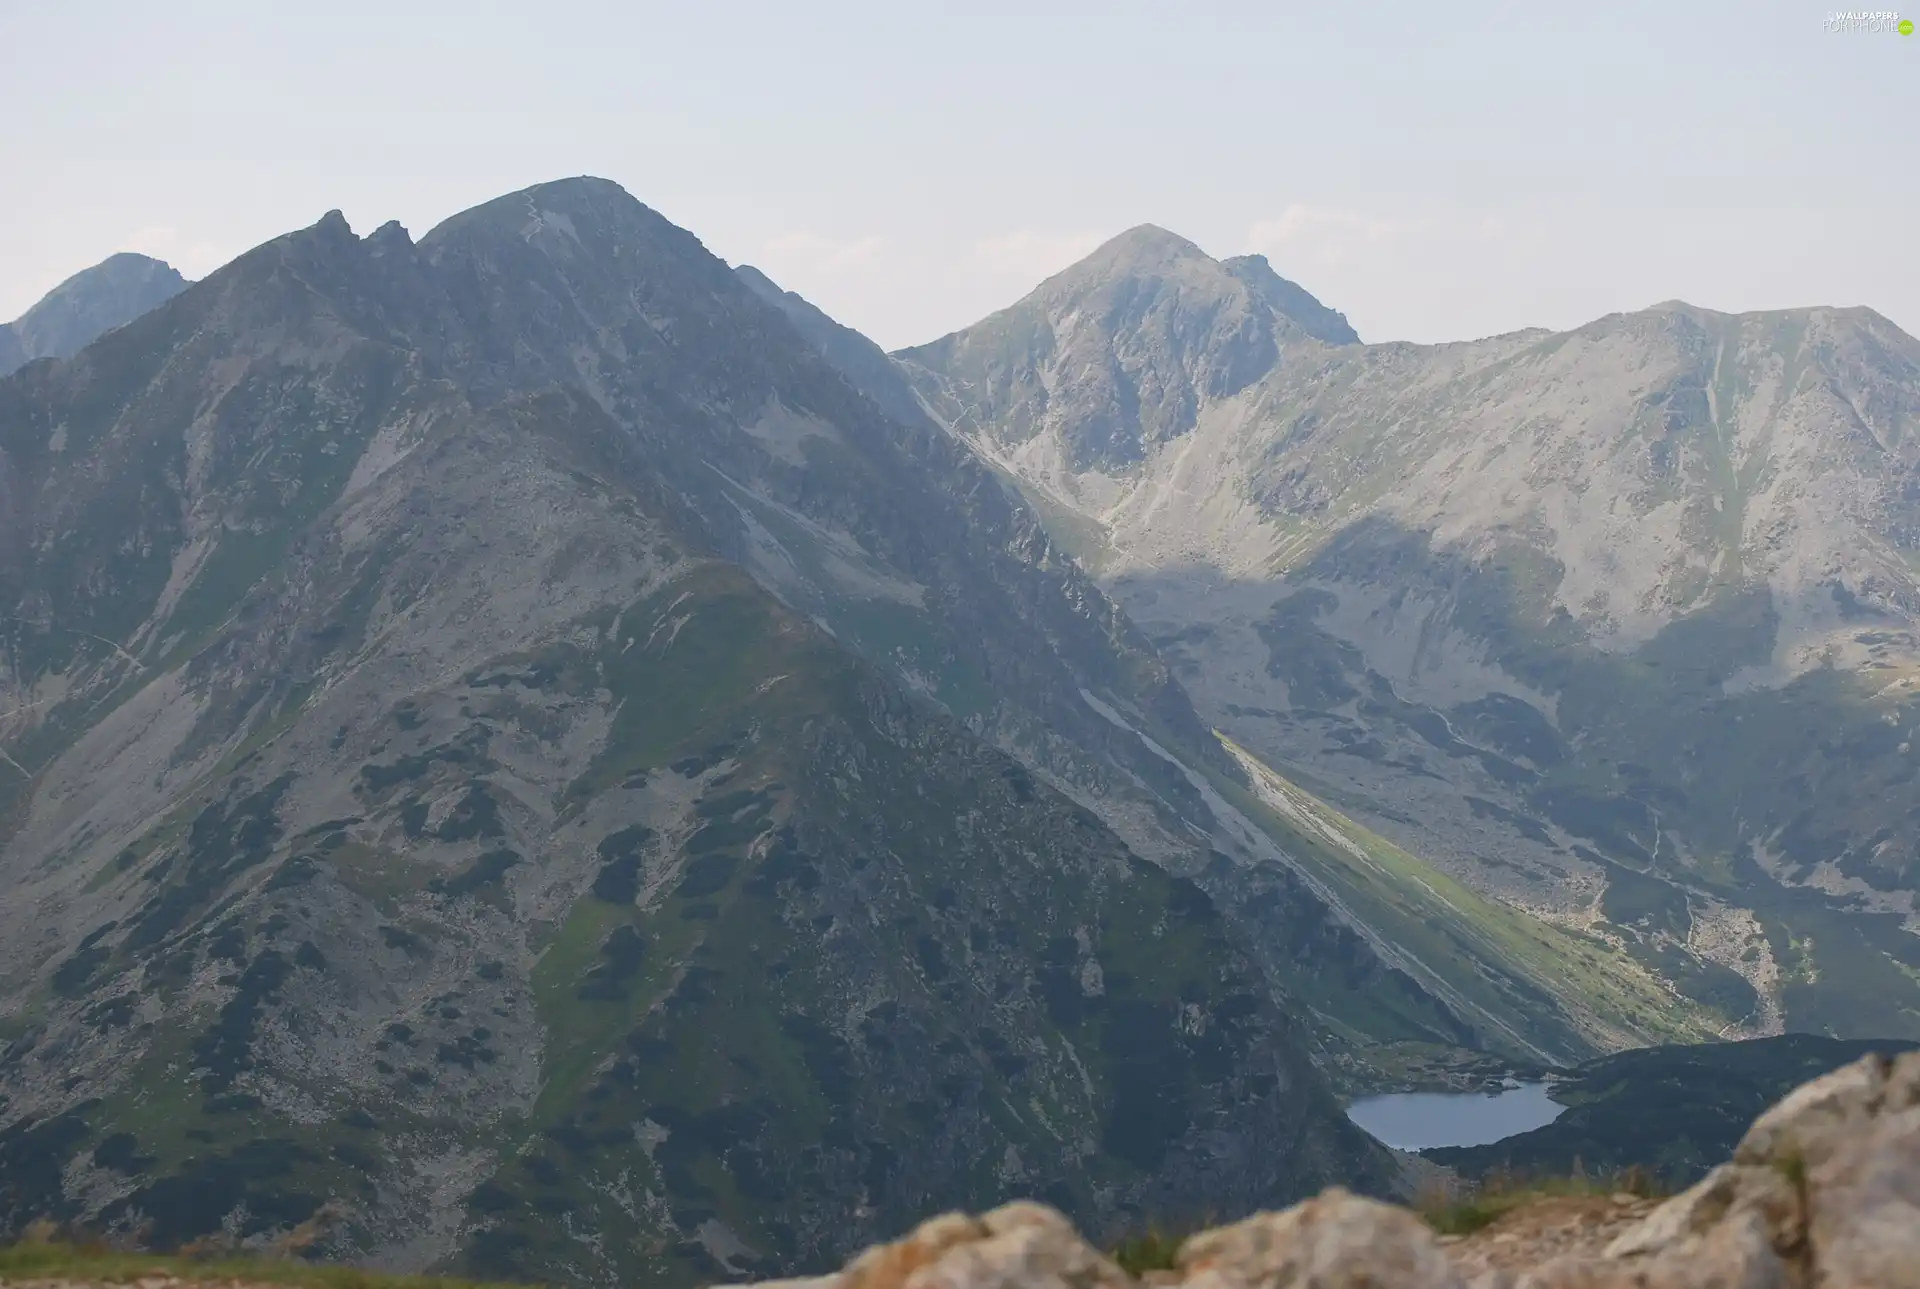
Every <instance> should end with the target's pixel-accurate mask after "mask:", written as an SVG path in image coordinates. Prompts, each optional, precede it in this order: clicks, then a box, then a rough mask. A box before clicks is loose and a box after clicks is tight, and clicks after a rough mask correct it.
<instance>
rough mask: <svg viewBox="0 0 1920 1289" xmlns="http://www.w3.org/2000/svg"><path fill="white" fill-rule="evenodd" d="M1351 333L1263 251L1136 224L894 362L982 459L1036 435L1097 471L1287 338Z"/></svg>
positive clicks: (1271, 358)
mask: <svg viewBox="0 0 1920 1289" xmlns="http://www.w3.org/2000/svg"><path fill="white" fill-rule="evenodd" d="M1357 339H1358V337H1356V336H1355V335H1354V334H1353V330H1352V328H1351V327H1349V326H1347V324H1346V319H1345V318H1343V317H1341V315H1339V314H1338V313H1335V312H1334V311H1332V310H1330V309H1328V308H1326V307H1325V306H1324V305H1322V304H1321V303H1320V302H1319V301H1318V300H1315V299H1314V298H1313V297H1312V296H1311V295H1309V294H1308V293H1307V292H1306V291H1304V290H1302V289H1301V288H1300V287H1298V286H1296V285H1294V284H1293V283H1291V282H1288V281H1286V280H1285V279H1284V278H1281V277H1280V276H1279V275H1278V274H1276V273H1274V272H1273V270H1272V268H1271V267H1270V266H1268V265H1267V263H1266V261H1265V260H1264V259H1260V260H1257V261H1256V260H1253V259H1246V260H1235V261H1228V262H1227V263H1222V262H1221V261H1219V260H1216V259H1214V258H1213V257H1211V256H1209V255H1208V254H1207V253H1206V252H1204V251H1202V250H1201V249H1200V248H1199V247H1198V246H1196V245H1194V244H1193V243H1192V242H1190V241H1188V240H1186V239H1185V238H1183V237H1179V236H1176V235H1175V234H1173V233H1169V232H1167V231H1166V230H1165V229H1162V228H1158V227H1156V226H1154V225H1152V224H1142V225H1140V226H1139V227H1137V228H1133V229H1129V230H1128V231H1127V232H1124V233H1122V234H1120V235H1119V236H1118V237H1115V238H1113V239H1112V240H1111V241H1108V242H1107V243H1105V244H1104V245H1102V246H1100V247H1099V248H1098V249H1096V250H1095V251H1094V252H1093V253H1092V254H1090V255H1088V256H1087V257H1086V258H1085V259H1083V260H1081V261H1080V262H1079V263H1077V264H1075V265H1073V266H1072V267H1070V268H1068V269H1066V270H1064V271H1062V272H1060V273H1057V274H1055V275H1054V276H1053V277H1051V278H1048V279H1047V280H1046V281H1045V282H1043V283H1041V284H1040V285H1039V287H1037V288H1036V289H1035V290H1034V291H1033V292H1032V293H1031V294H1030V295H1028V296H1027V297H1026V298H1025V299H1023V300H1021V301H1020V302H1019V303H1018V304H1016V305H1014V306H1013V307H1012V308H1010V309H1005V310H1002V311H1001V312H1000V313H996V314H994V315H992V316H991V317H989V318H987V319H986V320H984V321H983V322H981V323H979V324H978V325H977V326H974V327H970V328H968V329H967V330H965V331H961V332H956V333H954V334H953V335H950V336H947V337H944V338H942V339H940V340H937V341H935V342H933V343H932V344H930V345H925V346H921V347H919V348H917V349H908V350H903V351H902V352H901V353H900V354H899V355H897V356H898V357H899V358H900V359H901V360H902V361H903V363H905V364H906V366H907V368H908V370H909V372H910V373H913V372H918V373H919V375H918V377H917V378H916V383H917V385H918V387H919V389H920V393H921V395H922V397H925V398H927V399H928V400H929V401H930V402H931V403H932V404H933V405H935V406H936V407H940V406H943V405H946V406H947V411H949V412H951V413H952V414H953V416H954V418H955V419H954V421H953V428H954V429H956V430H957V431H958V432H959V433H960V434H961V435H962V436H963V437H968V438H971V439H973V440H974V441H975V442H976V446H980V445H982V444H983V440H982V439H981V438H980V437H979V436H980V435H983V434H984V435H987V436H989V437H991V438H992V439H994V440H996V441H997V446H996V447H994V448H992V449H990V454H991V452H992V451H1008V450H1013V449H1014V448H1016V447H1018V446H1019V445H1022V444H1027V443H1036V442H1037V443H1038V444H1039V445H1040V446H1038V447H1035V448H1033V449H1031V450H1032V451H1036V452H1045V453H1057V454H1058V455H1059V457H1060V458H1061V460H1062V463H1063V464H1064V466H1065V467H1066V468H1067V469H1069V470H1072V471H1075V472H1080V471H1087V470H1095V471H1100V472H1103V473H1109V474H1111V473H1125V472H1127V471H1129V470H1132V469H1134V468H1136V467H1137V466H1138V465H1139V464H1140V463H1141V462H1143V461H1144V460H1146V458H1147V457H1148V456H1149V455H1151V453H1152V451H1153V449H1154V447H1155V446H1156V445H1158V444H1160V443H1164V442H1166V441H1168V440H1171V439H1175V438H1178V437H1180V436H1181V435H1183V434H1186V433H1187V432H1189V431H1190V430H1192V429H1193V427H1194V425H1195V424H1196V422H1197V420H1198V418H1199V417H1200V415H1201V414H1202V412H1203V410H1204V408H1205V407H1206V406H1208V405H1209V404H1211V403H1214V402H1217V401H1219V400H1221V399H1224V398H1229V397H1232V396H1233V395H1235V394H1237V393H1239V392H1240V391H1241V390H1243V389H1245V388H1246V387H1247V386H1249V385H1251V384H1252V383H1253V382H1254V381H1256V380H1258V379H1260V378H1261V377H1262V376H1263V375H1265V374H1266V373H1268V372H1270V371H1272V370H1273V369H1274V368H1275V367H1276V366H1277V365H1278V364H1279V363H1280V361H1281V356H1282V354H1283V352H1284V351H1285V350H1286V349H1287V348H1288V347H1289V346H1293V345H1301V344H1307V345H1312V344H1316V343H1331V344H1351V343H1354V342H1355V341H1356V340H1357ZM962 390H964V391H966V392H965V393H964V395H963V394H962V393H960V391H962ZM982 395H984V396H985V398H984V401H983V399H982ZM940 414H941V415H943V416H945V415H946V414H947V412H942V413H940ZM969 418H971V419H969ZM989 427H990V428H989Z"/></svg>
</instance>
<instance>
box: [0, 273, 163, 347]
mask: <svg viewBox="0 0 1920 1289" xmlns="http://www.w3.org/2000/svg"><path fill="white" fill-rule="evenodd" d="M186 287H187V280H186V279H185V278H183V277H181V276H180V274H179V273H178V272H177V271H176V270H175V269H174V268H173V266H171V265H169V264H166V263H163V262H162V261H160V260H156V259H151V258H149V257H148V256H145V255H135V254H133V253H131V252H124V251H123V252H121V253H120V254H118V255H110V256H108V257H107V258H106V259H105V260H102V261H101V262H100V263H98V264H96V265H94V266H93V267H92V268H90V269H83V270H82V271H80V272H78V273H76V274H74V275H73V276H72V277H70V278H68V279H67V280H66V281H64V282H62V283H61V284H60V285H59V286H57V287H55V288H54V289H53V290H51V291H49V292H47V294H46V295H45V296H44V297H43V298H42V299H41V300H40V302H39V303H38V304H36V305H34V306H33V307H32V308H31V309H29V310H27V311H26V312H25V313H24V314H22V315H21V316H20V317H18V318H16V319H15V320H14V321H12V322H8V323H0V376H5V375H6V374H7V373H9V372H12V371H15V370H17V369H18V368H20V367H23V366H25V365H26V364H27V363H30V362H32V361H33V360H34V359H36V358H71V357H73V355H75V354H77V353H79V352H80V351H81V350H82V349H85V348H86V347H87V346H88V345H90V344H92V343H93V342H94V341H95V340H98V339H99V338H100V337H101V336H103V335H105V334H106V333H107V332H109V331H111V330H113V329H114V328H115V327H123V326H125V325H126V324H127V323H129V322H132V321H133V320H134V319H135V318H137V317H139V316H140V315H141V314H143V313H146V312H148V311H149V310H151V309H155V308H158V307H159V306H160V305H162V304H164V303H166V302H167V301H168V300H171V299H172V298H173V297H174V296H176V295H178V294H179V293H180V292H181V291H184V290H185V289H186Z"/></svg>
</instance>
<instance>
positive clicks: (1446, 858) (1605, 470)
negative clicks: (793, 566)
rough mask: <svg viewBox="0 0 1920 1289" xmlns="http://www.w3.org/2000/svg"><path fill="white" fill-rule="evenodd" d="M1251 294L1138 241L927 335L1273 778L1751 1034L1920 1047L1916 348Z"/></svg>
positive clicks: (1199, 264)
mask: <svg viewBox="0 0 1920 1289" xmlns="http://www.w3.org/2000/svg"><path fill="white" fill-rule="evenodd" d="M1244 278H1245V273H1244V268H1243V265H1242V262H1241V261H1234V260H1228V261H1215V260H1213V259H1211V258H1210V257H1208V256H1207V255H1205V254H1204V253H1203V252H1201V251H1200V250H1199V249H1198V248H1197V247H1195V246H1193V245H1192V244H1191V243H1188V242H1186V241H1184V240H1183V239H1180V238H1178V237H1176V236H1174V235H1172V234H1170V233H1166V232H1163V231H1161V230H1158V229H1153V228H1141V229H1136V230H1134V231H1133V232H1130V233H1128V234H1125V235H1123V236H1122V237H1119V238H1116V239H1115V240H1114V241H1113V242H1111V243H1109V244H1108V245H1106V246H1105V247H1102V248H1101V249H1100V250H1098V251H1096V252H1094V253H1093V255H1091V256H1089V257H1088V258H1087V259H1086V260H1085V261H1083V262H1082V263H1080V264H1078V265H1075V266H1074V267H1072V268H1070V269H1068V270H1066V271H1065V272H1063V273H1061V274H1059V275H1058V276H1056V277H1054V278H1052V279H1049V280H1048V281H1047V282H1046V283H1044V284H1043V285H1041V286H1040V287H1039V288H1037V289H1036V290H1035V291H1034V292H1033V293H1032V294H1031V295H1029V296H1028V297H1027V298H1026V299H1024V300H1022V301H1020V302H1018V303H1016V304H1014V305H1012V306H1010V307H1009V308H1008V309H1006V310H1003V311H1002V312H1000V313H998V314H995V315H993V316H992V317H990V318H988V319H985V320H983V321H982V322H980V323H979V324H977V325H975V326H973V327H970V328H968V329H966V330H964V331H961V332H958V333H956V334H954V335H952V336H948V337H945V338H943V339H941V340H939V341H937V342H935V343H932V344H929V345H924V346H920V347H917V348H914V349H909V350H904V351H902V352H900V353H899V354H896V355H895V356H894V357H895V359H896V362H897V368H898V370H899V372H900V373H901V374H902V376H903V377H904V378H905V379H906V380H907V381H908V382H909V383H910V384H911V385H912V387H913V388H914V390H915V391H916V392H917V393H918V394H919V396H920V397H921V398H922V399H923V400H924V402H925V405H926V406H927V407H928V409H929V410H930V411H931V412H932V413H933V414H934V415H935V416H936V417H938V418H939V419H940V420H941V421H942V422H943V423H944V424H946V425H947V426H948V427H949V428H950V429H951V430H952V431H953V432H954V433H955V434H957V435H958V436H959V437H961V438H963V439H964V440H965V441H966V442H968V443H969V444H971V445H973V446H974V447H975V448H976V450H978V451H979V452H980V453H981V454H982V455H983V456H984V457H985V458H986V459H988V460H990V461H992V462H994V463H995V464H996V465H997V466H998V467H999V468H1000V469H1001V470H1002V471H1003V472H1004V473H1005V474H1006V476H1007V477H1009V478H1010V479H1013V480H1015V481H1017V483H1018V485H1019V486H1020V488H1021V489H1022V490H1023V491H1024V492H1025V493H1026V495H1027V496H1028V497H1029V498H1030V499H1031V500H1032V502H1033V504H1034V505H1035V507H1036V508H1037V509H1038V510H1040V511H1041V513H1043V514H1044V515H1046V516H1047V517H1048V520H1049V523H1050V525H1051V526H1052V528H1053V531H1055V532H1056V533H1057V534H1059V535H1060V537H1061V540H1062V541H1063V542H1064V543H1066V544H1067V545H1068V546H1069V547H1070V548H1071V549H1072V550H1073V551H1074V552H1075V554H1076V555H1077V556H1078V557H1079V558H1080V559H1081V560H1082V561H1083V562H1084V563H1085V564H1086V565H1087V566H1088V567H1089V568H1090V569H1092V570H1094V571H1095V572H1096V573H1097V575H1098V578H1099V581H1100V583H1101V585H1102V586H1103V587H1104V588H1105V589H1106V590H1107V591H1108V592H1109V593H1110V594H1112V595H1113V596H1114V597H1115V598H1116V599H1117V600H1118V601H1119V602H1120V603H1122V604H1123V605H1124V606H1125V607H1126V609H1127V611H1128V613H1129V614H1130V615H1131V616H1132V617H1133V619H1134V620H1135V621H1136V622H1138V623H1139V624H1140V625H1141V627H1142V628H1143V629H1144V630H1145V631H1146V632H1147V633H1148V634H1149V635H1150V636H1151V637H1153V639H1154V640H1155V642H1156V643H1157V644H1158V645H1159V646H1160V648H1161V649H1162V650H1163V651H1164V652H1165V653H1166V654H1167V656H1168V657H1169V659H1170V660H1171V661H1173V663H1174V665H1175V668H1176V672H1177V674H1178V675H1179V677H1180V679H1181V681H1182V683H1183V684H1184V685H1185V686H1186V688H1187V689H1188V691H1189V692H1190V693H1191V694H1192V695H1193V698H1194V701H1195V703H1196V706H1197V707H1198V709H1199V710H1200V712H1201V714H1202V716H1203V717H1204V718H1205V719H1206V720H1207V721H1208V723H1209V724H1210V725H1212V726H1213V727H1215V728H1216V729H1218V730H1219V731H1221V732H1222V733H1223V734H1224V735H1225V736H1227V737H1228V738H1230V740H1231V741H1232V743H1233V744H1234V746H1235V747H1236V748H1237V749H1238V752H1237V753H1236V755H1238V756H1240V757H1241V759H1242V761H1243V762H1244V763H1245V764H1246V766H1247V768H1248V770H1249V773H1257V772H1258V771H1257V770H1256V769H1255V768H1254V767H1255V765H1256V764H1259V765H1264V766H1265V767H1267V769H1268V770H1269V771H1272V772H1274V773H1275V774H1277V775H1278V776H1280V777H1281V778H1283V779H1285V780H1287V781H1289V782H1290V783H1291V785H1292V786H1293V787H1294V788H1297V789H1299V790H1301V791H1303V792H1305V793H1307V794H1309V795H1311V796H1312V797H1314V798H1316V799H1318V800H1319V801H1321V802H1322V803H1324V804H1326V805H1327V806H1329V807H1330V808H1332V809H1334V810H1335V811H1337V812H1338V813H1340V814H1341V815H1342V816H1343V817H1345V818H1346V819H1348V820H1350V821H1351V822H1352V823H1354V824H1356V825H1358V826H1360V827H1362V828H1364V829H1365V830H1367V831H1369V832H1371V833H1373V834H1376V835H1378V836H1380V837H1382V838H1384V839H1386V840H1387V841H1389V842H1391V843H1393V844H1395V845H1396V846H1397V847H1398V848H1399V849H1400V850H1402V851H1404V852H1405V853H1407V854H1408V855H1410V856H1412V857H1413V858H1414V859H1416V860H1417V861H1419V862H1420V863H1421V864H1422V865H1423V866H1425V867H1426V868H1427V869H1429V870H1431V871H1437V872H1439V873H1441V874H1444V875H1446V876H1447V877H1450V878H1452V879H1455V880H1457V881H1458V882H1460V883H1462V884H1464V885H1465V886H1466V887H1468V888H1470V889H1471V890H1473V891H1475V892H1477V893H1480V894H1482V895H1485V896H1488V897H1490V898H1491V899H1493V900H1494V901H1496V902H1497V903H1499V904H1500V905H1501V906H1503V907H1505V908H1509V909H1517V910H1525V911H1527V912H1528V913H1530V914H1532V915H1534V916H1535V917H1537V918H1538V919H1542V920H1545V921H1548V922H1551V923H1553V924H1555V925H1558V926H1562V927H1566V928H1569V929H1574V930H1577V931H1579V932H1580V933H1582V934H1585V935H1590V936H1597V937H1600V938H1602V939H1604V940H1606V941H1607V942H1609V943H1611V944H1613V945H1615V946H1616V947H1618V948H1619V949H1620V950H1622V951H1623V952H1625V953H1627V954H1629V955H1630V956H1631V957H1633V958H1634V960H1635V961H1636V962H1638V963H1640V964H1642V965H1643V966H1644V967H1645V968H1646V969H1647V970H1649V971H1651V972H1653V973H1655V974H1656V975H1658V976H1659V977H1660V978H1661V979H1662V980H1664V981H1666V982H1668V984H1669V985H1671V986H1672V987H1674V988H1676V989H1677V990H1678V991H1679V992H1680V993H1681V994H1683V995H1685V996H1687V997H1689V998H1692V999H1695V1000H1697V1001H1700V1002H1702V1003H1704V1004H1706V1005H1707V1006H1708V1007H1710V1008H1711V1009H1712V1010H1713V1011H1715V1012H1716V1013H1717V1014H1718V1016H1719V1017H1720V1020H1719V1022H1718V1026H1717V1028H1718V1031H1719V1032H1722V1033H1728V1034H1732V1033H1743V1032H1744V1033H1757V1032H1777V1031H1778V1030H1779V1029H1780V1028H1782V1027H1783V1026H1785V1027H1788V1028H1805V1029H1814V1030H1828V1031H1831V1032H1834V1033H1839V1034H1848V1035H1855V1036H1860V1037H1873V1036H1876V1035H1882V1034H1896V1033H1897V1034H1906V1035H1914V1034H1920V986H1916V983H1915V982H1916V979H1920V975H1916V973H1920V938H1917V937H1916V935H1915V931H1916V929H1920V921H1917V920H1916V916H1915V914H1916V909H1915V905H1914V898H1915V893H1916V889H1920V873H1917V872H1916V870H1915V869H1914V867H1913V865H1912V862H1911V857H1912V855H1913V854H1914V853H1915V847H1914V843H1915V841H1916V838H1915V836H1914V835H1913V831H1912V830H1913V828H1914V827H1915V822H1914V821H1915V820H1916V819H1920V809H1917V808H1920V796H1917V795H1916V793H1920V788H1917V787H1916V783H1917V782H1920V780H1917V779H1916V764H1915V761H1914V755H1915V753H1914V750H1913V749H1914V741H1913V738H1912V732H1913V729H1914V727H1915V723H1916V718H1917V717H1920V708H1917V707H1916V705H1915V703H1916V700H1915V696H1914V689H1913V684H1914V678H1915V662H1916V642H1917V641H1920V636H1917V635H1916V621H1917V620H1920V619H1917V618H1916V614H1920V582H1917V581H1916V570H1920V558H1916V551H1920V475H1916V470H1917V469H1920V456H1916V446H1915V445H1916V438H1915V428H1916V426H1917V425H1920V342H1916V341H1915V340H1914V339H1913V338H1912V337H1909V336H1906V335H1904V334H1903V333H1901V332H1900V331H1899V330H1898V329H1897V328H1896V327H1894V326H1893V325H1892V324H1891V323H1889V322H1888V321H1887V320H1886V319H1884V318H1882V317H1880V316H1879V315H1877V314H1875V313H1873V312H1872V311H1871V310H1866V309H1821V308H1812V309H1802V310H1789V311H1783V312H1777V313H1765V314H1747V315H1727V314H1720V313H1715V312H1712V311H1711V310H1707V309H1700V308H1695V307H1693V306H1690V305H1685V304H1681V303H1677V302H1674V303H1667V304H1661V305H1657V306H1655V307H1653V308H1650V309H1647V310H1645V311H1642V312H1639V313H1633V314H1623V315H1616V316H1612V317H1608V318H1603V319H1600V320H1598V321H1595V322H1593V323H1591V324H1589V325H1588V326H1585V327H1582V328H1579V329H1577V330H1574V331H1571V332H1566V333H1549V332H1545V331H1527V332H1519V333H1515V334H1512V335H1506V336H1497V337H1492V338H1489V339H1486V340H1479V341H1473V342H1468V343H1460V344H1448V345H1438V346H1415V345H1407V344H1382V345H1363V344H1360V343H1358V342H1357V338H1356V337H1353V336H1352V335H1351V334H1350V333H1349V334H1344V335H1340V334H1330V333H1328V332H1327V331H1326V330H1325V329H1324V327H1321V326H1319V322H1320V320H1321V319H1322V318H1323V316H1324V309H1323V306H1320V305H1319V304H1318V303H1317V302H1313V301H1312V300H1311V297H1306V296H1305V295H1304V293H1299V294H1298V295H1293V296H1289V297H1284V298H1282V297H1280V296H1277V295H1274V294H1273V293H1271V292H1269V293H1268V296H1266V297H1263V296H1261V295H1259V294H1256V293H1254V292H1252V291H1250V290H1249V288H1248V286H1247V284H1246V282H1245V280H1244ZM1295 290H1296V291H1297V288H1295ZM1303 297H1304V299H1305V301H1307V303H1302V302H1301V301H1302V298H1303ZM1361 920H1363V921H1365V920H1368V915H1366V914H1362V917H1361Z"/></svg>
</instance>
